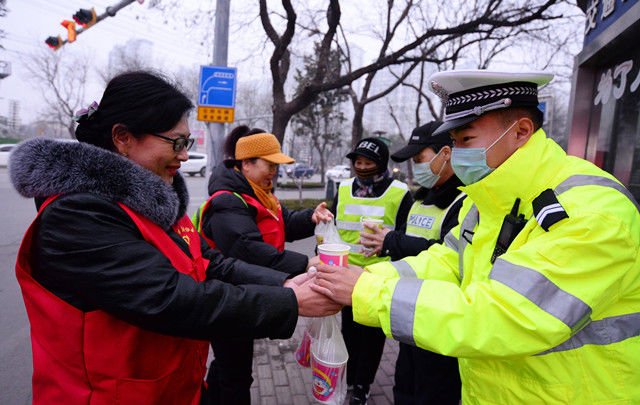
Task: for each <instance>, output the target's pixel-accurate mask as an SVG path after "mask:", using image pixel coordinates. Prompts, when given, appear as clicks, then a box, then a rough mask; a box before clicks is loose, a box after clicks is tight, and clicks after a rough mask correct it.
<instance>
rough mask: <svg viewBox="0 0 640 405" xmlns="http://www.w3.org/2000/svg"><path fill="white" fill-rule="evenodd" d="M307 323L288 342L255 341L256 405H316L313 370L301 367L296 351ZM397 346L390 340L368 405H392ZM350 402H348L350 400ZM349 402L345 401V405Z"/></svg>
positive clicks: (301, 322)
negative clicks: (312, 388)
mask: <svg viewBox="0 0 640 405" xmlns="http://www.w3.org/2000/svg"><path fill="white" fill-rule="evenodd" d="M306 321H307V320H306V319H304V318H300V320H299V322H298V326H297V327H296V331H295V333H294V334H293V337H292V338H291V339H288V340H269V339H261V340H256V341H255V343H254V357H253V378H254V380H255V381H254V382H253V385H252V386H251V403H252V404H255V405H272V404H273V405H276V404H277V405H291V404H293V405H306V404H317V403H318V402H316V401H315V400H314V399H313V397H312V395H311V369H310V368H304V367H302V366H300V365H299V364H298V363H297V362H296V359H295V351H296V349H297V348H298V343H299V342H300V339H301V338H302V332H303V330H304V325H306ZM397 357H398V342H396V341H394V340H392V339H389V338H387V341H386V343H385V347H384V353H383V354H382V360H381V361H380V367H378V372H377V374H376V378H375V381H374V383H373V385H372V386H371V397H369V401H368V402H367V403H368V404H372V405H383V404H384V405H390V404H392V403H393V392H392V389H393V376H394V371H395V365H396V358H397ZM347 400H348V398H347ZM346 403H348V401H345V404H346Z"/></svg>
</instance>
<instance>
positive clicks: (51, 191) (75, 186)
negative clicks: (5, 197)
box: [9, 138, 189, 229]
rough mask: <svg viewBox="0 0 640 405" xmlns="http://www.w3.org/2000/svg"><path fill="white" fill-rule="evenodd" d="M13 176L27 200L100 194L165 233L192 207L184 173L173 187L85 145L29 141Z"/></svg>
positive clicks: (16, 154)
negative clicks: (139, 214) (128, 209)
mask: <svg viewBox="0 0 640 405" xmlns="http://www.w3.org/2000/svg"><path fill="white" fill-rule="evenodd" d="M9 173H10V176H11V182H12V183H13V186H14V187H15V188H16V190H17V191H18V192H19V193H20V194H21V195H22V196H23V197H27V198H33V197H48V196H51V195H55V194H68V193H90V194H95V195H98V196H100V197H103V198H105V199H109V200H112V201H117V202H121V203H123V204H124V205H126V206H127V207H129V208H131V209H133V210H134V211H136V212H139V213H141V214H142V215H144V216H145V217H147V218H148V219H150V220H151V221H153V222H155V223H156V224H158V225H160V226H161V227H162V228H163V229H168V228H169V227H171V225H173V223H174V222H175V221H176V220H178V219H179V218H181V217H182V216H183V215H184V214H185V212H186V210H187V206H188V205H189V195H188V192H187V187H186V184H185V181H184V179H183V178H182V176H181V175H180V174H177V175H176V176H175V177H174V178H173V185H169V184H167V183H165V182H164V181H163V180H162V179H161V178H160V176H157V175H156V174H155V173H153V172H151V171H149V170H147V169H145V168H143V167H142V166H140V165H138V164H136V163H134V162H132V161H131V160H129V159H126V158H123V157H122V156H120V155H118V154H117V153H114V152H110V151H107V150H105V149H102V148H98V147H96V146H93V145H90V144H87V143H83V142H60V141H54V140H51V139H41V138H36V139H30V140H27V141H24V142H22V143H21V144H20V145H18V147H17V148H16V149H15V150H14V151H13V152H12V153H11V158H10V161H9Z"/></svg>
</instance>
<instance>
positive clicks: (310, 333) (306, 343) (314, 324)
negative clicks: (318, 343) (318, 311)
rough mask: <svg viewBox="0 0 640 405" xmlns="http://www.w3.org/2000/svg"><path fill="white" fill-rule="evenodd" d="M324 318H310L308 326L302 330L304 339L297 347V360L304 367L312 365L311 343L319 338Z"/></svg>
mask: <svg viewBox="0 0 640 405" xmlns="http://www.w3.org/2000/svg"><path fill="white" fill-rule="evenodd" d="M321 321H322V318H308V319H307V326H306V328H305V329H304V332H302V340H301V341H300V345H298V349H296V361H297V362H298V364H300V365H301V366H302V367H311V343H312V342H313V341H314V340H316V339H318V332H319V331H320V322H321Z"/></svg>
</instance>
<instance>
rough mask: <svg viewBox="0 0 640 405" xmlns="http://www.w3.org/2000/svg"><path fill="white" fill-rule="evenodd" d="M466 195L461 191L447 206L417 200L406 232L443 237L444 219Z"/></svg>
mask: <svg viewBox="0 0 640 405" xmlns="http://www.w3.org/2000/svg"><path fill="white" fill-rule="evenodd" d="M464 197H465V194H464V193H460V194H459V195H458V196H457V197H456V198H455V199H454V200H453V202H451V204H449V206H448V207H446V208H439V207H438V206H437V205H434V204H430V205H424V204H422V201H415V202H414V203H413V205H412V206H411V210H410V211H409V216H408V217H407V230H406V232H405V234H406V235H408V236H415V237H419V238H425V239H429V240H431V239H435V240H439V239H442V238H443V237H444V235H440V229H442V221H444V219H445V218H446V216H447V213H449V210H450V209H451V207H452V206H453V204H455V203H456V202H458V201H459V200H460V199H461V198H464Z"/></svg>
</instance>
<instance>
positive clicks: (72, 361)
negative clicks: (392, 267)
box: [10, 72, 338, 404]
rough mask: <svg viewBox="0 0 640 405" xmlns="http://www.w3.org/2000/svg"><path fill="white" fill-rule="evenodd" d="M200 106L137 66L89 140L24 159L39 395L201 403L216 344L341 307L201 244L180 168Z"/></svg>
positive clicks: (96, 118) (24, 257)
mask: <svg viewBox="0 0 640 405" xmlns="http://www.w3.org/2000/svg"><path fill="white" fill-rule="evenodd" d="M191 108H192V104H191V102H190V101H189V100H188V99H187V98H186V97H185V96H184V95H183V94H182V93H181V92H180V91H179V90H177V89H176V88H175V87H174V86H172V85H171V84H169V83H168V82H167V81H165V80H164V79H162V78H160V77H158V76H156V75H153V74H150V73H146V72H132V73H125V74H122V75H119V76H117V77H115V78H114V79H113V80H111V82H110V83H109V84H108V85H107V88H106V90H105V92H104V95H103V97H102V101H101V103H100V105H99V106H98V105H97V104H95V103H94V104H93V105H92V106H91V107H89V109H87V110H84V111H82V112H81V114H80V115H79V116H78V117H77V121H78V124H79V125H78V128H77V129H76V136H77V138H78V140H79V141H80V142H79V143H68V142H56V141H52V140H45V139H34V140H30V141H26V142H24V143H22V144H21V145H20V146H19V147H18V148H16V150H15V151H14V153H13V154H12V158H11V162H10V171H11V178H12V181H13V184H14V186H15V187H16V189H17V190H18V191H19V192H20V193H21V194H22V195H23V196H25V197H35V198H36V200H37V204H38V206H39V213H38V216H37V217H36V219H35V221H34V222H33V224H32V225H31V227H30V228H29V230H28V231H27V233H26V235H25V238H24V240H23V243H22V246H21V248H20V252H19V254H18V262H17V265H16V273H17V276H18V281H19V283H20V287H21V289H22V293H23V297H24V301H25V305H26V307H27V313H28V315H29V320H30V323H31V339H32V348H33V361H34V375H33V400H34V403H36V404H37V403H43V404H44V403H65V404H76V403H78V404H79V403H88V402H89V401H91V402H92V403H93V402H95V403H125V404H129V403H131V404H133V403H148V404H151V403H162V404H169V403H171V404H177V403H180V404H198V403H199V402H200V401H201V400H202V398H203V397H204V396H203V395H202V386H203V384H202V383H203V378H204V373H205V368H206V360H207V353H208V340H210V339H211V338H213V337H217V336H221V337H228V338H231V337H246V336H251V337H254V338H261V337H270V338H286V337H289V336H290V335H291V334H292V332H293V330H294V327H295V325H296V321H297V317H298V315H299V314H300V315H305V314H306V315H311V316H319V315H326V314H329V313H332V312H335V311H337V310H338V308H337V307H336V306H335V305H334V304H331V303H330V302H329V301H327V300H324V299H322V298H321V297H319V296H317V295H316V294H315V293H312V292H311V291H310V289H309V288H308V281H305V280H302V279H293V280H291V279H288V277H289V275H288V274H286V273H281V272H278V271H275V270H271V269H268V268H263V267H260V266H256V265H251V264H247V263H244V262H241V261H238V260H235V259H224V258H223V257H222V256H221V255H220V254H219V252H217V251H214V250H211V249H210V248H209V247H208V245H207V244H206V243H203V242H202V241H201V239H200V237H199V235H198V234H197V232H196V230H195V229H194V227H193V225H192V224H191V222H190V220H189V219H188V217H187V216H186V215H185V211H186V208H187V206H188V195H187V190H186V186H185V182H184V180H183V178H182V176H181V175H180V174H178V172H177V170H178V169H179V168H180V163H181V162H183V161H185V160H187V149H188V148H189V147H190V146H191V144H192V143H193V142H192V139H191V138H190V136H189V126H188V124H187V119H186V116H187V113H188V111H189V110H190V109H191ZM283 285H284V286H285V287H291V288H282V286H283Z"/></svg>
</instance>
